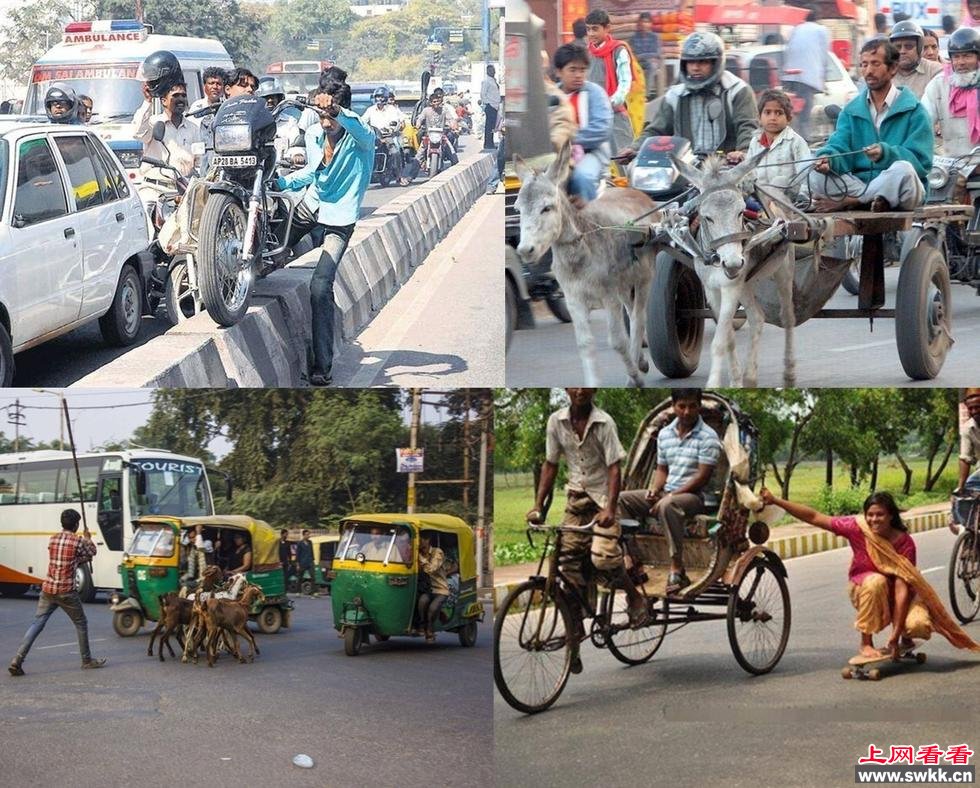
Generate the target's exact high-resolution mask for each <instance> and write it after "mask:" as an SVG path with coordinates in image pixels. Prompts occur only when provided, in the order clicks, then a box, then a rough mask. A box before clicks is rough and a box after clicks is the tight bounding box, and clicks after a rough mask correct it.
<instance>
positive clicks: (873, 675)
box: [841, 646, 926, 681]
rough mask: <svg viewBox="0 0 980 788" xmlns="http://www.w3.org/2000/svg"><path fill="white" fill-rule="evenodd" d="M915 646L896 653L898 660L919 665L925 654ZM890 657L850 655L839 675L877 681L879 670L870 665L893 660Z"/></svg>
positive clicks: (879, 675)
mask: <svg viewBox="0 0 980 788" xmlns="http://www.w3.org/2000/svg"><path fill="white" fill-rule="evenodd" d="M915 649H916V646H912V647H911V648H908V649H905V650H904V651H902V652H901V653H900V654H899V655H898V661H899V662H906V663H913V664H916V665H921V664H922V663H923V662H925V661H926V655H925V654H924V653H922V652H921V651H919V652H917V651H916V650H915ZM893 661H894V660H893V659H892V657H891V656H890V655H889V656H883V657H865V656H861V655H860V654H859V655H858V656H856V657H851V658H850V659H849V660H848V661H847V665H846V666H845V667H844V668H842V669H841V676H842V677H843V678H845V679H869V680H871V681H878V680H879V679H880V678H881V670H880V669H879V668H877V667H872V665H882V664H884V663H886V662H893Z"/></svg>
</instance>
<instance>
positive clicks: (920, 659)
mask: <svg viewBox="0 0 980 788" xmlns="http://www.w3.org/2000/svg"><path fill="white" fill-rule="evenodd" d="M915 661H916V662H918V663H919V664H920V665H924V664H925V661H926V655H925V654H924V653H923V652H921V651H920V652H919V653H918V654H916V655H915Z"/></svg>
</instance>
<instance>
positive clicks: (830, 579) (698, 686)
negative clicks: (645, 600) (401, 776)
mask: <svg viewBox="0 0 980 788" xmlns="http://www.w3.org/2000/svg"><path fill="white" fill-rule="evenodd" d="M915 541H916V544H917V547H918V565H919V568H920V569H921V570H922V571H923V572H924V573H925V576H926V578H927V579H928V580H929V581H930V583H932V585H933V587H934V588H935V589H936V590H937V591H938V592H939V594H940V596H941V597H942V599H943V601H944V602H946V601H947V593H946V584H947V574H946V567H947V565H948V562H949V557H950V552H951V549H952V546H953V541H954V537H953V536H952V534H950V533H949V531H947V530H945V529H943V530H939V531H932V532H929V533H925V534H917V535H916V536H915ZM849 562H850V550H848V549H844V550H834V551H831V552H826V553H819V554H816V555H813V556H808V557H805V558H796V559H792V560H789V561H787V562H786V566H787V571H788V574H789V589H790V600H791V606H792V629H791V633H790V639H789V645H788V646H787V649H786V653H785V654H784V656H783V658H782V661H781V662H780V663H779V664H778V665H777V666H776V668H775V670H774V671H773V672H772V673H770V674H768V675H765V676H758V677H753V676H750V675H749V674H748V673H745V672H744V671H743V670H742V669H741V668H740V667H739V666H738V664H737V663H736V662H735V659H734V657H733V656H732V653H731V650H730V647H729V644H728V637H727V633H726V627H725V624H724V622H705V623H696V624H692V625H691V626H688V627H686V628H683V629H681V630H679V631H677V632H674V633H670V634H668V635H667V638H666V640H665V641H664V643H663V645H662V646H661V648H660V651H658V652H657V654H656V655H655V656H654V657H653V659H652V660H651V661H650V662H649V663H647V664H645V665H640V666H638V667H626V666H624V665H622V664H620V663H619V662H617V661H616V660H615V659H614V658H613V657H612V656H611V655H610V654H608V653H606V652H603V651H598V650H596V649H595V648H593V647H592V646H591V645H583V652H582V658H583V662H584V664H585V669H584V671H583V672H582V673H581V674H580V675H578V676H572V677H571V678H570V680H569V682H568V685H567V687H566V688H565V692H564V694H563V695H562V696H561V697H560V698H559V699H558V701H557V702H556V704H555V705H554V706H552V708H551V709H549V710H548V711H545V712H543V713H542V714H538V715H535V716H524V715H521V714H519V713H518V712H516V711H514V710H513V709H511V708H510V706H508V705H507V704H506V703H505V702H504V701H503V700H502V699H501V697H500V696H499V694H497V693H495V694H494V735H495V740H496V769H497V771H496V778H497V785H498V786H501V787H503V786H524V785H534V786H541V787H543V786H558V785H572V784H574V785H603V786H635V785H642V784H647V783H654V784H657V785H669V786H685V787H686V786H699V787H700V786H706V785H725V786H753V787H754V786H757V785H779V786H797V785H808V786H813V785H821V786H831V785H839V786H848V785H851V786H853V785H854V767H855V766H856V765H857V762H858V758H860V757H861V756H862V755H867V754H868V745H869V744H872V743H873V744H875V745H876V746H878V747H879V748H881V749H883V750H884V752H885V753H886V755H887V754H888V753H889V752H890V749H889V748H890V746H891V745H896V746H897V745H903V744H906V745H915V746H916V747H919V746H923V745H928V744H933V743H935V744H938V745H940V746H941V747H944V748H945V747H948V746H952V745H957V744H961V743H967V744H969V745H970V747H971V748H972V749H974V750H980V736H978V734H977V723H978V722H980V693H978V692H977V686H978V682H980V654H974V653H970V652H964V651H957V650H956V649H954V648H953V647H952V646H950V645H949V643H947V642H946V640H944V639H943V638H942V637H941V636H939V635H934V636H933V638H932V640H931V641H929V642H928V643H927V644H925V648H924V651H925V652H926V654H927V655H928V661H927V662H926V663H925V664H924V665H908V664H903V665H901V666H892V665H885V666H883V668H882V673H884V674H886V675H885V676H884V678H882V680H881V681H878V682H874V681H844V680H843V679H842V678H841V675H840V671H841V668H842V667H843V666H844V665H845V664H846V663H847V660H848V659H849V658H850V657H851V656H852V655H853V654H855V653H856V651H857V646H858V642H859V636H858V633H857V632H856V631H855V630H854V629H853V628H852V624H853V620H854V612H853V610H852V608H851V605H850V602H849V601H848V599H847V592H846V583H847V567H848V564H849ZM966 629H967V632H968V633H969V634H970V635H971V636H972V637H973V638H975V639H980V622H974V623H973V624H971V625H969V626H967V627H966ZM876 644H877V645H884V639H882V637H881V636H880V635H879V637H878V639H877V640H876ZM973 762H974V763H975V759H974V760H973Z"/></svg>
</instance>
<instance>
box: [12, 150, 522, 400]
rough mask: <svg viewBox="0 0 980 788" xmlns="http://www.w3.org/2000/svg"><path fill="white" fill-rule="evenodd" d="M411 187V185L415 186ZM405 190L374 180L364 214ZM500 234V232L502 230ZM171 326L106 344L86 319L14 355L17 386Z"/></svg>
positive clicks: (62, 372)
mask: <svg viewBox="0 0 980 788" xmlns="http://www.w3.org/2000/svg"><path fill="white" fill-rule="evenodd" d="M463 145H464V148H463V150H462V151H461V153H460V158H467V157H471V156H478V155H480V144H479V140H478V139H477V138H476V137H473V136H466V137H463ZM423 183H425V180H424V179H422V178H419V179H416V181H415V184H417V185H421V184H423ZM408 188H409V189H411V188H412V187H408ZM404 192H405V189H403V188H402V187H400V186H389V187H387V188H384V189H382V188H381V186H380V185H379V184H376V183H375V184H372V185H371V186H370V187H369V188H368V191H367V194H365V196H364V202H363V203H362V204H361V216H362V217H365V216H370V215H371V214H373V213H375V212H376V211H377V210H378V209H379V208H382V207H383V206H384V205H385V204H386V203H388V202H390V201H391V200H394V199H395V198H396V197H399V196H401V195H402V194H404ZM501 210H503V209H501ZM497 234H498V235H499V232H498V233H497ZM272 276H275V274H272ZM498 281H499V280H498ZM500 298H501V302H500V303H501V306H500V309H499V310H498V312H500V313H501V314H503V295H502V294H501V296H500ZM502 320H503V318H501V329H500V332H501V333H502V332H503V327H502ZM168 328H169V325H168V324H167V323H166V321H164V320H160V319H157V318H154V317H148V316H147V317H144V318H143V326H142V328H141V330H140V334H139V338H138V339H137V342H136V344H135V345H131V346H129V347H125V348H119V347H111V346H109V345H106V343H105V342H104V341H103V339H102V334H101V332H100V331H99V324H98V321H95V322H92V323H87V324H86V325H84V326H81V327H80V328H76V329H75V330H74V331H70V332H69V333H67V334H64V335H63V336H60V337H58V338H57V339H52V340H51V341H50V342H45V343H44V344H42V345H38V346H37V347H35V348H32V349H30V350H25V351H24V352H23V353H18V354H17V357H16V359H15V361H16V364H17V374H16V375H15V377H14V382H13V385H14V386H17V387H31V386H69V385H71V384H72V383H74V382H75V381H77V380H79V379H81V378H83V377H85V376H86V375H88V374H90V373H92V372H95V371H96V370H97V369H100V368H101V367H103V366H105V365H106V364H108V363H109V362H110V361H112V360H114V359H116V358H118V357H119V356H122V355H124V354H126V353H130V352H133V351H136V349H137V348H138V347H139V346H140V345H143V344H145V343H147V342H149V341H150V340H151V339H153V338H154V337H156V336H159V335H160V334H163V333H164V332H165V331H166V330H167V329H168ZM137 352H138V351H137ZM495 380H497V381H499V380H500V377H499V376H498V377H497V378H495ZM447 385H449V384H447Z"/></svg>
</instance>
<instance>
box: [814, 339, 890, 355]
mask: <svg viewBox="0 0 980 788" xmlns="http://www.w3.org/2000/svg"><path fill="white" fill-rule="evenodd" d="M894 342H895V339H894V338H892V339H882V340H880V341H878V342H865V343H864V344H862V345H845V346H844V347H829V348H827V350H828V352H830V353H850V352H851V351H852V350H865V349H866V348H869V347H884V346H885V345H891V344H894Z"/></svg>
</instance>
